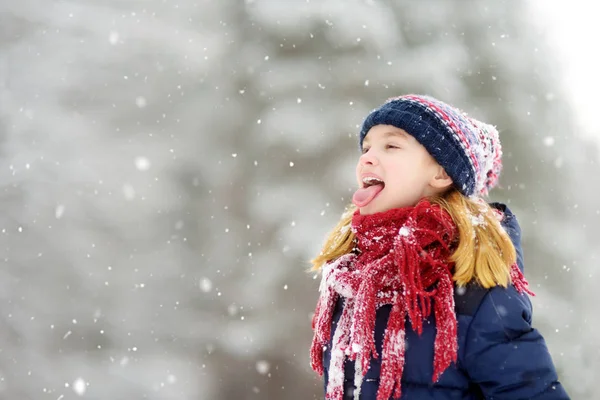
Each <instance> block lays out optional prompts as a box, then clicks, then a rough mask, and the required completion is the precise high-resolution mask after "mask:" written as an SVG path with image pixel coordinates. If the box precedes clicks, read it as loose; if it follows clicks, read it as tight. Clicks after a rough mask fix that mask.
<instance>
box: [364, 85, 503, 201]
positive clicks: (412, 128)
mask: <svg viewBox="0 0 600 400" xmlns="http://www.w3.org/2000/svg"><path fill="white" fill-rule="evenodd" d="M375 125H392V126H395V127H396V128H400V129H403V130H404V131H406V133H408V134H410V135H412V136H413V137H414V138H415V139H417V141H418V142H419V143H421V144H422V145H423V146H424V147H425V148H426V149H427V151H428V152H429V154H431V156H432V157H433V158H434V159H435V160H436V161H437V162H438V164H440V165H441V166H442V167H443V168H444V169H445V170H446V173H447V174H448V175H449V176H450V177H451V178H452V180H453V181H454V185H455V186H456V188H457V189H458V190H459V191H460V192H461V193H462V194H464V195H465V196H474V195H477V196H484V195H487V193H488V191H489V190H490V189H492V188H493V187H494V186H496V184H497V183H498V177H499V175H500V171H501V169H502V160H501V158H502V148H501V145H500V139H499V137H498V131H497V130H496V128H495V127H493V126H492V125H489V124H486V123H484V122H481V121H478V120H476V119H474V118H471V117H469V116H467V114H466V113H464V112H463V111H461V110H459V109H457V108H455V107H452V106H451V105H449V104H446V103H444V102H442V101H440V100H437V99H435V98H433V97H430V96H425V95H414V94H410V95H405V96H400V97H394V98H391V99H389V100H388V101H387V102H386V103H384V104H383V105H381V106H380V107H378V108H376V109H375V110H373V111H372V112H371V113H370V114H369V115H368V116H367V118H366V119H365V121H364V122H363V126H362V129H361V131H360V147H361V149H362V144H363V140H364V138H365V136H366V135H367V133H368V132H369V130H370V129H371V128H372V127H373V126H375Z"/></svg>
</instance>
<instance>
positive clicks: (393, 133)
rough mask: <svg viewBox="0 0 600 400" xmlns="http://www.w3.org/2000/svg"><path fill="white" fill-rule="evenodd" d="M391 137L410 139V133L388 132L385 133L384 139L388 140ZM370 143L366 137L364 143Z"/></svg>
mask: <svg viewBox="0 0 600 400" xmlns="http://www.w3.org/2000/svg"><path fill="white" fill-rule="evenodd" d="M390 136H394V137H400V138H402V139H408V133H405V132H403V131H386V132H385V133H384V139H387V138H389V137H390ZM368 142H369V138H368V137H365V139H364V140H363V143H368Z"/></svg>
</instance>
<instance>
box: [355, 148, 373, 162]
mask: <svg viewBox="0 0 600 400" xmlns="http://www.w3.org/2000/svg"><path fill="white" fill-rule="evenodd" d="M358 161H359V164H360V165H377V164H378V161H377V157H376V156H375V152H373V151H372V150H371V149H369V150H367V151H366V152H365V153H363V154H362V155H361V156H360V158H359V160H358Z"/></svg>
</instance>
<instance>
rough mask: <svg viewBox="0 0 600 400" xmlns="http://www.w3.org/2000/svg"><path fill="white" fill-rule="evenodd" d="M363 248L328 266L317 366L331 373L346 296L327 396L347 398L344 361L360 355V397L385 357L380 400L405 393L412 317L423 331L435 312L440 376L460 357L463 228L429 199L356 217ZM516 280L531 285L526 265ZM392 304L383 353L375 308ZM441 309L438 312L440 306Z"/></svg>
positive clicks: (317, 327) (316, 321)
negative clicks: (457, 257)
mask: <svg viewBox="0 0 600 400" xmlns="http://www.w3.org/2000/svg"><path fill="white" fill-rule="evenodd" d="M352 231H353V232H354V234H355V236H356V244H357V246H356V247H357V249H358V252H357V254H355V253H349V254H346V255H344V256H341V257H339V258H338V259H336V260H334V261H332V262H329V263H327V264H326V265H325V266H324V267H323V271H322V280H321V286H320V289H319V291H320V293H321V294H320V297H319V301H318V303H317V308H316V311H315V315H314V317H313V322H312V324H313V330H314V338H313V343H312V346H311V366H312V368H313V369H314V370H315V371H316V372H317V373H319V375H322V374H323V351H324V347H325V346H327V345H328V344H329V341H330V340H331V323H332V317H333V310H334V307H335V304H336V301H337V300H338V297H339V296H342V297H343V298H345V302H344V309H343V311H342V315H341V317H340V320H339V322H338V325H337V328H336V330H335V334H334V336H333V340H332V344H331V346H332V348H331V363H330V366H329V382H328V386H327V393H326V399H328V400H342V398H343V395H344V393H343V391H344V361H345V358H346V357H348V358H350V359H351V360H355V377H354V385H355V386H356V390H355V391H354V397H355V399H358V398H359V395H360V387H361V384H362V380H363V377H364V376H365V374H366V373H367V370H368V368H369V365H370V362H371V358H378V357H380V356H381V372H380V376H379V382H380V384H379V390H378V394H377V400H387V399H389V398H390V396H392V393H393V395H394V398H400V395H401V378H402V373H403V370H404V352H405V343H404V335H405V326H404V324H405V321H406V318H407V317H408V318H409V320H410V324H411V326H412V328H413V329H414V330H415V331H416V332H417V333H418V334H421V332H422V329H423V320H424V319H425V318H427V317H429V316H430V315H431V312H432V311H433V313H434V317H435V321H436V328H437V333H436V336H435V343H434V360H433V364H434V365H433V367H434V368H433V381H434V382H436V381H437V380H438V379H439V377H440V376H441V374H442V373H443V372H444V371H445V370H446V368H448V367H449V366H450V365H451V363H452V362H456V358H457V347H458V343H457V321H456V315H455V313H454V284H453V281H452V268H453V264H452V263H451V262H449V261H448V260H449V257H450V255H451V254H452V251H453V250H454V248H453V245H454V244H455V241H456V239H457V235H458V232H457V229H456V226H455V224H454V222H453V221H452V218H451V217H450V215H449V214H448V213H447V212H446V211H444V210H443V209H442V208H441V207H439V206H438V205H435V204H431V203H430V202H429V201H427V200H423V201H421V202H419V203H418V204H417V205H416V206H415V207H407V208H398V209H392V210H388V211H385V212H381V213H376V214H372V215H360V213H359V211H358V210H357V211H356V212H355V213H354V215H353V218H352ZM511 277H512V279H513V283H514V284H515V286H516V287H517V288H519V289H521V288H524V289H525V290H526V285H527V283H526V281H525V280H524V278H523V276H522V274H521V272H520V270H519V269H518V267H517V266H516V264H515V265H513V267H512V270H511ZM385 304H391V305H392V309H391V311H390V314H389V319H388V323H387V327H386V331H385V335H384V340H383V346H382V353H383V354H381V355H380V354H377V351H376V348H375V342H374V328H375V312H376V310H377V308H379V307H381V306H382V305H385ZM432 308H433V310H432Z"/></svg>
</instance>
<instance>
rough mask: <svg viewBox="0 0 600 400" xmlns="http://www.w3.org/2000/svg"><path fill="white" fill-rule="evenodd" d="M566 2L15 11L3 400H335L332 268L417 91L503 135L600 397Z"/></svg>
mask: <svg viewBox="0 0 600 400" xmlns="http://www.w3.org/2000/svg"><path fill="white" fill-rule="evenodd" d="M541 3H543V2H540V1H539V0H538V1H535V2H533V1H530V2H523V1H516V0H515V1H462V0H452V1H450V0H438V1H434V0H427V1H394V2H390V1H358V0H352V1H342V0H337V1H325V0H324V1H316V0H311V1H305V0H289V1H275V0H255V1H245V2H244V1H241V0H238V1H233V0H222V1H210V0H180V1H173V0H146V1H144V2H141V1H133V0H120V1H117V0H86V1H66V0H65V1H62V0H56V1H47V2H42V1H41V0H37V1H36V0H19V1H8V0H2V1H1V2H0V188H1V190H0V206H1V210H2V211H1V212H0V260H1V263H2V264H1V265H2V267H1V268H0V296H1V299H0V398H1V399H19V400H27V399H51V400H57V399H61V400H67V399H77V398H88V399H149V400H163V399H182V400H187V399H195V400H214V399H218V400H221V399H222V400H229V399H248V400H250V399H287V400H305V399H319V398H322V395H321V393H322V389H321V388H322V386H321V381H320V380H319V379H317V378H316V377H315V375H314V374H313V372H312V371H311V370H310V368H309V363H308V347H309V344H310V340H311V338H312V335H311V330H310V316H311V313H312V311H313V310H314V305H315V301H316V297H317V285H318V281H317V280H315V279H313V275H312V274H307V273H306V272H305V269H306V268H307V267H308V265H309V264H308V262H307V260H309V259H310V258H311V257H312V256H313V255H314V254H315V253H316V252H317V251H318V250H319V246H320V244H321V241H322V240H323V238H324V236H325V234H326V233H327V232H328V230H329V229H330V228H331V227H332V226H333V223H334V222H335V221H336V220H337V219H338V217H339V216H340V214H341V212H342V211H343V208H344V206H345V205H346V204H348V203H349V200H350V196H351V193H352V191H353V188H354V186H355V183H354V176H353V174H354V172H353V171H354V164H355V162H356V158H357V154H358V150H357V142H356V134H357V126H358V124H360V123H361V121H362V118H363V117H364V116H365V115H366V113H367V112H368V111H369V110H370V109H372V108H373V107H375V106H376V105H378V104H379V103H381V102H382V101H383V100H385V99H386V98H387V97H391V96H395V95H398V94H402V93H407V92H418V93H429V94H431V95H434V96H437V97H440V98H442V99H444V100H446V101H449V102H451V103H453V104H456V105H458V106H460V107H462V108H464V109H466V110H468V111H469V112H470V114H472V115H474V116H476V117H479V118H481V119H484V120H486V121H489V122H491V123H494V124H495V125H497V126H498V127H499V129H500V131H501V138H502V140H503V145H504V153H505V157H504V162H505V170H504V172H503V176H502V180H501V182H502V185H501V186H502V187H501V188H499V189H497V190H495V191H494V192H493V193H492V195H491V198H492V199H493V200H499V201H504V202H508V203H509V206H510V207H511V208H512V209H513V211H514V212H515V213H516V214H517V216H518V217H519V218H520V223H521V226H522V229H523V232H524V233H523V239H524V248H525V256H526V275H527V277H528V278H529V280H530V282H531V284H532V287H533V289H534V290H535V291H536V292H537V297H535V298H534V299H533V301H534V307H535V312H534V321H535V323H536V326H537V327H538V328H539V329H540V330H541V331H542V333H543V334H544V335H545V337H546V339H547V341H548V344H549V347H550V350H551V352H552V355H553V357H554V360H555V362H556V365H557V367H558V369H559V372H560V376H561V378H562V381H563V382H564V384H565V386H566V387H567V388H568V390H569V392H570V394H571V395H572V397H573V399H598V398H600V389H599V387H598V384H597V382H598V379H599V378H600V344H599V342H598V334H599V333H598V332H600V313H599V312H598V302H599V301H600V294H599V293H600V292H599V290H598V288H597V286H598V284H599V283H600V282H599V275H600V273H599V272H598V264H599V262H600V260H599V258H600V250H599V249H600V239H599V238H600V205H599V204H598V196H599V195H600V178H599V176H598V175H599V172H600V168H599V157H600V156H599V155H600V151H599V146H598V143H599V141H600V128H599V127H598V125H597V124H593V123H587V122H586V121H593V118H588V119H586V118H584V117H583V115H584V114H582V112H583V111H582V109H581V107H580V105H581V104H594V102H595V104H596V106H597V105H598V102H597V97H596V96H593V94H594V93H597V92H598V91H599V90H600V86H599V85H598V80H597V77H595V75H594V74H592V75H589V76H587V78H586V75H582V74H572V73H570V74H569V73H567V72H569V71H571V72H572V71H573V70H572V69H570V68H572V66H573V65H579V64H572V63H571V64H569V62H570V61H573V60H572V59H570V58H569V57H567V56H565V55H564V54H565V53H561V51H565V49H564V46H567V47H568V49H567V50H568V51H569V52H570V53H569V54H571V53H573V51H574V50H576V49H573V48H571V47H572V46H575V45H576V44H577V43H579V44H580V45H581V43H582V40H583V39H584V36H585V37H587V38H588V39H589V37H592V38H593V37H594V36H593V35H590V34H588V33H587V32H581V37H580V38H578V37H574V40H573V41H567V40H564V41H561V40H558V39H560V38H561V36H560V35H559V36H557V35H556V32H557V30H559V31H560V29H562V31H560V32H571V33H573V32H576V31H573V30H571V29H565V28H564V23H565V20H566V19H563V18H561V17H560V15H561V14H560V13H555V14H553V15H554V17H553V18H554V19H551V18H546V19H544V15H546V17H548V14H544V13H543V12H540V9H539V8H540V7H543V5H541ZM575 3H576V2H575ZM588 3H589V4H593V2H588ZM569 4H571V3H569ZM572 8H573V9H576V8H577V7H572ZM573 12H575V11H573ZM577 12H582V11H581V10H578V11H577ZM585 13H586V11H585V10H584V11H583V14H585ZM588 13H589V12H588ZM571 20H572V22H575V24H576V23H577V19H573V18H571ZM561 24H563V25H561ZM596 25H597V23H596ZM589 29H592V27H590V28H589ZM596 37H597V36H596ZM557 38H558V39H557ZM561 46H563V48H562V49H561ZM581 52H582V53H581V54H583V53H585V52H589V48H588V49H587V50H586V49H585V48H583V49H581ZM573 54H574V53H573ZM578 54H579V53H578ZM583 62H585V61H581V63H583ZM567 78H569V79H571V78H573V79H578V86H577V87H578V88H582V89H581V90H582V91H583V93H580V92H577V93H575V92H574V91H573V88H574V86H573V85H572V84H571V83H572V82H571V81H569V79H567ZM592 79H596V80H595V81H594V80H592ZM582 82H583V83H584V84H583V85H582V84H581V83H582ZM573 84H574V83H573ZM586 91H587V92H586ZM581 96H584V98H582V97H581ZM585 96H587V97H585ZM585 99H587V101H585ZM590 110H593V111H595V109H592V108H589V109H588V110H587V112H588V114H585V115H587V116H588V117H589V116H590V115H592V114H591V113H590ZM594 116H595V114H594Z"/></svg>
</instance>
